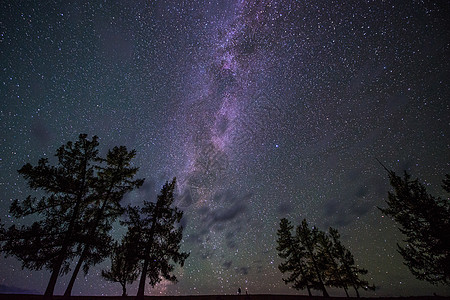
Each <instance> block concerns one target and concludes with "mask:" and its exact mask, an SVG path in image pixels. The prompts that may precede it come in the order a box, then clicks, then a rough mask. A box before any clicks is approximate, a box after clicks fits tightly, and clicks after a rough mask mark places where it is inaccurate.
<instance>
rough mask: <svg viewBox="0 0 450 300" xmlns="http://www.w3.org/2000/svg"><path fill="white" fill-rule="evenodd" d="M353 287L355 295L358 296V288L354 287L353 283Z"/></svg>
mask: <svg viewBox="0 0 450 300" xmlns="http://www.w3.org/2000/svg"><path fill="white" fill-rule="evenodd" d="M353 288H354V289H355V292H356V297H357V298H359V292H358V288H357V287H356V285H353Z"/></svg>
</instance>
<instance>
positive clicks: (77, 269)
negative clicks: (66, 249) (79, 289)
mask: <svg viewBox="0 0 450 300" xmlns="http://www.w3.org/2000/svg"><path fill="white" fill-rule="evenodd" d="M86 254H87V248H84V249H83V252H82V253H81V256H80V259H79V260H78V263H77V265H76V266H75V269H74V270H73V273H72V277H71V278H70V281H69V284H68V285H67V288H66V291H65V293H64V297H70V295H71V294H72V289H73V285H74V283H75V280H76V279H77V276H78V272H80V269H81V265H82V264H83V261H84V259H85V258H86Z"/></svg>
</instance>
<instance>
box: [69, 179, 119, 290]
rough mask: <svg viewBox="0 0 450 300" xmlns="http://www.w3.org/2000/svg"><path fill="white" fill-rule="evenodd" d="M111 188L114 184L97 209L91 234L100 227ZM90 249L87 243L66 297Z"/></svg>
mask: <svg viewBox="0 0 450 300" xmlns="http://www.w3.org/2000/svg"><path fill="white" fill-rule="evenodd" d="M111 189H112V186H110V187H109V189H108V193H107V196H106V198H105V200H104V201H103V204H102V206H101V208H100V210H98V211H97V214H96V216H95V222H94V225H93V226H92V227H91V230H90V231H89V235H90V236H92V235H95V234H96V230H97V227H98V225H99V223H100V218H101V216H102V214H103V212H104V210H105V207H106V203H107V202H108V199H109V195H110V193H111ZM88 251H89V246H88V245H86V246H85V247H84V248H83V252H82V253H81V255H80V259H79V260H78V263H77V265H76V266H75V269H74V270H73V273H72V277H71V278H70V282H69V285H68V286H67V288H66V291H65V293H64V297H69V296H70V295H71V294H72V289H73V285H74V284H75V280H76V279H77V276H78V272H80V268H81V265H82V264H83V262H84V260H85V259H86V256H87V253H88Z"/></svg>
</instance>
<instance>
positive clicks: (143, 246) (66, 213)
mask: <svg viewBox="0 0 450 300" xmlns="http://www.w3.org/2000/svg"><path fill="white" fill-rule="evenodd" d="M98 145H99V143H98V138H97V137H96V136H94V137H93V138H92V140H88V138H87V135H86V134H81V135H80V136H79V139H78V141H76V142H75V143H72V142H68V143H66V144H65V145H63V146H61V147H60V148H59V149H58V150H57V151H56V157H57V163H56V165H50V163H49V161H48V159H46V158H42V159H40V160H39V162H38V164H37V165H36V166H32V165H31V164H29V163H27V164H25V165H24V166H23V167H22V168H21V169H20V170H19V171H18V172H19V174H21V175H22V176H23V177H24V178H25V179H26V180H27V182H28V186H29V187H30V188H31V189H33V190H36V191H40V194H41V195H42V196H40V197H33V196H31V195H30V196H28V197H27V198H26V199H25V200H23V201H19V200H15V201H13V203H12V204H11V206H10V213H11V214H12V215H13V216H14V217H15V218H17V219H22V218H24V217H27V216H34V219H35V220H36V221H34V222H33V223H32V224H31V225H23V226H20V227H16V226H15V225H12V226H11V227H9V228H8V229H5V228H4V227H5V226H4V224H1V228H0V241H1V248H0V250H1V252H3V253H4V255H5V256H10V255H12V256H15V257H16V258H18V259H19V260H20V261H21V262H22V266H23V267H24V268H28V269H31V270H41V269H42V268H45V269H48V270H49V271H50V272H51V275H50V279H49V283H48V285H47V288H46V291H45V296H48V297H51V296H52V295H53V293H54V288H55V285H56V283H57V279H58V277H59V276H60V275H64V274H67V273H69V272H70V271H71V264H72V262H73V261H74V260H75V259H76V258H78V261H77V263H76V265H75V268H74V269H73V272H72V276H71V278H70V281H69V284H68V286H67V289H66V291H65V296H70V294H71V291H72V288H73V285H74V283H75V279H76V278H77V275H78V273H79V271H80V270H81V269H83V271H84V274H85V275H86V274H87V273H88V271H89V268H90V267H91V266H93V265H96V264H98V263H100V262H102V261H103V260H104V259H106V258H107V257H111V261H112V266H111V270H110V271H103V276H104V277H105V278H106V279H108V280H110V281H114V282H119V283H120V284H121V285H122V288H123V294H126V284H127V283H132V282H133V281H134V280H136V279H137V277H138V276H139V274H141V279H140V285H139V291H138V296H140V297H143V296H144V286H145V280H146V278H149V281H150V284H151V285H152V286H154V285H155V284H156V283H157V282H159V281H160V280H161V279H160V278H161V277H163V278H166V279H168V280H171V281H176V277H175V276H174V275H171V272H172V271H173V270H174V265H173V263H176V264H180V265H181V266H183V263H184V261H185V259H186V258H187V257H188V254H187V253H183V252H181V251H180V243H181V238H182V232H183V228H182V227H181V226H178V225H177V223H179V222H180V219H181V217H182V215H183V213H182V212H181V211H179V210H178V209H177V208H176V207H175V208H172V207H171V205H172V204H173V201H174V196H173V193H174V189H175V182H176V181H175V178H174V179H173V180H172V182H170V183H169V182H166V184H165V185H164V187H163V188H162V190H161V193H160V194H159V195H158V198H157V201H156V203H152V202H149V201H145V202H144V206H143V207H142V208H139V207H131V206H129V207H127V208H124V207H122V206H121V204H120V201H121V200H122V199H123V197H124V195H125V194H126V193H128V192H130V191H132V190H134V189H137V188H139V187H140V186H141V185H142V184H143V182H144V179H135V178H134V177H135V175H136V173H137V171H138V168H136V167H133V166H132V165H131V160H132V159H133V158H134V156H135V154H136V152H135V151H134V150H132V151H128V150H127V148H126V147H124V146H121V147H114V148H113V149H112V150H109V151H108V153H107V155H106V157H105V158H104V157H100V156H99V154H98V149H97V148H98ZM124 214H125V215H126V217H127V219H126V221H123V222H122V224H123V225H126V226H127V228H128V231H127V234H126V235H125V237H123V239H122V242H121V243H117V242H115V241H114V240H113V238H112V236H111V234H110V231H111V229H112V224H113V223H114V222H115V221H116V220H117V219H118V217H120V216H122V215H124ZM172 262H173V263H172Z"/></svg>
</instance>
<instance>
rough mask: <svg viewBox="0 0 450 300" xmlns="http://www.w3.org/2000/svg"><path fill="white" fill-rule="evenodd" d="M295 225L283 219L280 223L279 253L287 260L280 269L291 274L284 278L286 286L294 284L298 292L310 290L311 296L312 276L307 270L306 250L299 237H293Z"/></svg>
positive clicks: (278, 233) (278, 232)
mask: <svg viewBox="0 0 450 300" xmlns="http://www.w3.org/2000/svg"><path fill="white" fill-rule="evenodd" d="M293 228H294V226H293V225H291V223H290V222H289V221H288V220H287V219H286V218H283V219H281V221H280V229H278V231H277V235H278V239H277V243H278V246H277V251H278V256H279V257H281V258H283V259H285V261H284V262H282V263H281V264H280V265H279V266H278V269H279V270H280V271H281V273H286V272H290V273H291V274H290V275H289V277H288V278H283V281H284V283H285V284H289V283H293V285H292V287H293V288H295V289H296V290H303V289H305V288H306V289H307V290H308V295H309V296H312V294H311V288H310V284H311V279H310V277H311V276H310V274H309V273H308V270H307V265H306V262H305V256H306V253H305V251H306V250H305V248H304V247H303V246H302V245H300V243H299V241H298V239H297V237H294V236H292V232H291V231H292V229H293Z"/></svg>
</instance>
